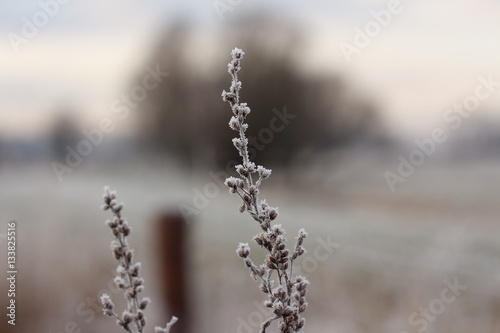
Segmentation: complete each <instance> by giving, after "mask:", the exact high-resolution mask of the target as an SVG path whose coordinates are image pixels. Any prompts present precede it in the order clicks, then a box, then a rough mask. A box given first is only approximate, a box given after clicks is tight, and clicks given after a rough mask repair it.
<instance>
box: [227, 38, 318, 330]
mask: <svg viewBox="0 0 500 333" xmlns="http://www.w3.org/2000/svg"><path fill="white" fill-rule="evenodd" d="M244 55H245V53H244V52H243V51H242V50H240V49H238V48H235V49H233V50H232V52H231V56H232V60H231V62H230V63H229V64H228V72H229V74H231V78H232V82H231V87H230V88H229V91H225V90H224V91H223V92H222V99H223V100H224V101H225V102H228V103H229V105H230V106H231V110H232V112H233V116H232V117H231V120H230V121H229V127H230V128H231V129H233V130H235V131H236V132H238V136H237V137H235V138H234V139H233V144H234V146H235V147H236V149H237V150H238V152H239V154H240V156H241V158H242V160H243V163H242V164H240V165H237V166H236V172H237V173H238V174H239V177H229V178H227V179H226V182H225V184H226V185H227V186H228V187H229V191H230V192H231V193H236V194H237V195H239V196H240V198H241V199H242V201H243V204H242V205H241V206H240V212H242V213H243V212H244V211H247V212H248V213H249V214H250V216H251V217H252V218H253V219H254V220H255V221H257V223H258V224H259V225H260V227H261V229H262V232H260V233H259V234H258V235H256V236H255V237H254V238H253V240H254V241H255V242H256V243H257V244H258V245H259V246H260V247H262V248H264V249H265V250H267V252H269V254H267V256H266V259H265V261H264V263H263V264H261V265H259V266H257V265H255V264H254V263H253V261H252V260H251V259H250V258H249V255H250V247H249V246H248V244H247V243H240V245H239V246H238V249H237V250H236V253H237V254H238V255H239V256H240V257H241V258H242V259H243V260H244V262H245V265H246V266H247V267H248V268H249V270H250V275H251V276H252V277H253V278H254V279H259V280H260V282H261V284H260V289H261V290H262V292H263V293H265V294H266V295H267V297H268V298H267V300H265V301H264V305H265V306H266V307H268V308H270V309H271V310H272V315H271V316H270V317H269V318H268V319H267V320H266V321H265V322H263V323H262V325H261V331H260V332H261V333H264V332H266V329H267V328H268V327H269V326H270V325H271V323H272V322H273V321H275V320H279V324H278V328H279V330H280V332H285V333H299V332H302V331H303V328H304V324H305V319H304V318H302V317H301V313H302V312H304V311H305V310H306V308H307V302H306V299H305V295H306V291H307V286H308V285H309V282H308V281H307V280H306V279H305V278H304V277H302V276H300V275H296V276H294V274H293V262H294V261H295V260H296V259H297V258H298V257H299V256H301V255H302V254H304V253H305V249H304V247H303V246H302V243H303V241H304V238H306V236H307V233H306V232H305V230H304V229H301V230H300V231H299V233H298V236H297V237H296V243H295V247H294V248H293V250H292V251H290V250H288V249H287V248H286V244H285V243H286V238H285V230H284V229H283V228H282V227H281V225H280V224H273V225H271V223H274V222H273V221H274V220H275V219H276V218H277V217H278V209H277V208H273V207H271V206H269V205H268V204H267V203H266V201H265V200H260V199H259V187H260V185H261V183H262V181H263V180H265V179H267V178H269V176H270V175H271V170H269V169H266V168H264V167H262V166H260V165H259V166H256V165H255V163H254V162H252V161H250V158H249V155H248V139H247V137H246V135H245V132H246V130H247V129H248V124H247V123H246V122H245V120H246V117H247V116H248V114H249V113H250V108H249V107H248V105H247V103H240V94H239V93H240V90H241V82H240V81H239V80H238V72H239V71H240V70H241V59H243V56H244ZM275 279H276V280H275Z"/></svg>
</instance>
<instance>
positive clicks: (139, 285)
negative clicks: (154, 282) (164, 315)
mask: <svg viewBox="0 0 500 333" xmlns="http://www.w3.org/2000/svg"><path fill="white" fill-rule="evenodd" d="M102 209H104V210H111V212H112V213H113V218H112V219H111V220H107V221H106V224H107V225H108V226H109V227H110V228H111V231H112V232H113V235H114V236H115V239H114V240H113V241H112V242H111V251H112V252H113V255H114V257H115V259H116V260H117V261H118V267H117V268H116V277H115V280H114V282H115V284H116V286H117V287H118V288H120V289H121V290H122V291H123V295H124V296H125V299H126V301H127V307H126V309H125V310H124V311H123V313H122V315H121V316H120V315H118V314H117V313H116V312H115V305H114V304H113V301H112V300H111V297H109V295H107V294H103V295H102V296H101V303H102V306H103V309H102V311H103V313H104V314H105V315H106V316H110V317H114V318H116V324H117V325H118V326H120V327H122V328H123V329H124V330H125V331H126V332H129V333H143V332H144V327H145V326H146V317H145V316H144V310H145V309H146V307H147V306H148V304H149V303H150V302H151V301H150V299H149V298H148V297H144V298H141V297H139V294H140V293H141V292H142V290H143V289H144V279H143V278H142V277H141V275H140V270H141V263H140V262H136V263H134V262H133V252H134V251H133V250H132V249H131V248H130V247H129V245H128V242H127V237H128V236H129V235H130V231H131V229H130V227H129V225H128V223H127V221H126V220H125V219H124V218H123V217H122V215H121V211H122V209H123V203H122V204H118V203H117V201H116V192H115V191H110V190H109V188H108V187H105V188H104V205H102ZM176 321H177V318H176V317H172V319H171V320H170V322H169V323H167V325H166V326H165V327H159V326H157V327H155V333H168V332H169V331H170V328H171V327H172V325H173V324H174V323H175V322H176Z"/></svg>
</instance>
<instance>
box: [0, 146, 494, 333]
mask: <svg viewBox="0 0 500 333" xmlns="http://www.w3.org/2000/svg"><path fill="white" fill-rule="evenodd" d="M374 155H375V154H374ZM365 159H368V160H366V161H365V160H363V161H361V160H359V159H357V160H350V162H346V163H344V164H343V165H341V166H336V167H335V169H334V170H329V171H328V172H327V170H323V171H322V172H324V176H323V177H321V179H322V181H321V182H318V181H314V180H307V177H304V181H303V183H301V182H296V183H293V185H291V183H289V182H286V181H284V180H283V179H280V177H279V176H276V177H275V180H274V181H272V180H271V181H270V182H269V183H268V184H265V186H264V188H263V196H265V197H266V198H267V199H268V202H269V203H270V204H271V205H275V206H278V207H279V208H280V217H279V223H282V224H283V225H284V226H285V228H286V230H287V232H288V238H289V240H291V239H293V237H294V236H295V235H294V234H295V233H296V231H297V230H298V229H299V228H300V227H302V226H304V227H305V228H306V229H307V231H308V232H309V237H308V239H307V242H306V247H307V249H308V250H309V253H308V254H307V255H306V257H309V256H310V257H312V258H314V250H315V248H317V247H318V244H320V242H319V241H318V239H323V240H327V239H331V240H332V241H333V242H335V243H338V244H339V247H338V248H337V249H335V251H334V253H333V254H331V255H329V256H328V258H327V259H326V260H324V261H320V260H318V259H317V258H316V264H317V265H311V260H310V261H309V264H308V266H302V269H304V267H307V268H306V270H307V272H306V275H307V278H308V279H309V280H310V281H311V283H312V285H311V288H310V294H309V303H310V307H309V309H308V312H307V315H306V318H307V320H308V323H307V326H306V329H307V332H343V333H350V332H353V333H354V332H356V333H365V332H366V333H371V332H395V333H400V332H404V331H406V332H417V328H419V327H418V326H414V327H412V326H411V325H410V324H409V321H408V319H409V317H410V315H411V314H412V313H414V312H417V311H419V308H420V307H427V306H428V305H429V302H431V301H432V300H433V299H435V298H439V297H440V292H441V289H442V288H443V286H444V281H445V280H449V281H453V280H454V279H455V278H457V279H458V281H459V282H460V283H461V284H465V285H466V286H467V288H468V289H467V290H466V291H465V292H464V294H463V295H461V296H460V297H458V298H457V300H456V301H455V302H453V303H452V304H449V305H447V307H446V310H445V311H444V313H443V314H441V315H439V316H437V317H436V319H435V321H434V322H431V323H429V326H428V328H427V329H426V330H425V331H426V332H439V333H461V332H464V333H466V332H467V333H469V332H500V321H498V318H499V316H498V315H499V313H500V288H499V285H500V262H499V259H498V258H500V242H498V238H499V236H498V235H499V234H500V230H499V229H500V226H499V224H498V218H499V216H500V206H499V205H498V204H497V203H496V202H495V201H498V197H499V193H500V186H499V185H500V169H498V167H497V166H498V161H496V160H489V161H481V162H479V161H476V162H474V163H472V162H471V163H464V164H461V165H456V164H455V165H454V167H453V168H450V166H449V165H446V163H441V164H440V163H437V162H436V163H430V162H429V163H428V164H426V165H424V166H422V167H421V169H419V170H418V171H417V173H416V174H415V175H414V176H413V177H411V178H409V179H408V181H407V182H406V183H405V184H402V185H400V189H398V191H397V192H396V193H391V192H390V190H389V189H388V187H387V185H386V184H385V180H384V178H383V172H384V170H385V167H386V166H385V165H384V163H382V162H381V161H380V160H377V158H376V157H373V156H372V157H370V155H369V154H367V155H366V156H365ZM370 159H371V160H370ZM349 163H350V164H349ZM323 165H325V163H323ZM48 166H50V164H43V163H42V164H33V165H29V166H28V165H17V166H12V165H11V166H9V165H5V166H4V167H3V168H2V170H1V171H0V183H1V184H2V187H1V189H0V202H1V209H0V220H2V221H4V222H5V225H6V223H7V222H8V221H10V220H16V221H17V222H18V230H19V231H18V232H19V236H18V244H19V245H18V247H19V252H18V262H19V282H18V284H19V285H18V288H19V295H18V297H17V300H18V303H19V313H18V322H19V327H18V328H19V329H20V330H16V332H28V331H32V330H36V331H39V332H63V331H64V326H65V323H67V322H68V321H74V322H76V323H77V324H78V325H79V326H78V327H79V328H80V329H81V330H82V332H102V331H111V330H114V329H115V328H114V327H113V325H114V323H113V321H112V320H108V319H107V318H103V316H101V315H100V313H98V312H97V311H96V312H95V316H96V317H95V319H94V318H92V320H90V316H89V315H88V314H87V315H82V314H81V313H78V312H77V308H78V306H79V304H80V303H81V302H85V301H86V299H87V298H88V297H96V296H97V294H98V292H99V291H100V290H101V289H103V288H106V285H107V284H108V283H109V282H110V280H111V278H112V274H111V270H112V269H113V268H114V265H115V263H114V261H113V259H112V256H111V253H110V250H109V242H110V240H111V234H110V233H109V230H108V228H107V227H106V226H105V225H104V223H103V222H104V221H105V220H106V219H107V218H108V214H106V213H105V212H102V211H101V210H100V209H99V207H100V201H101V197H102V196H101V194H102V193H101V192H102V187H103V186H104V185H109V186H111V187H112V188H113V189H116V190H117V191H118V194H119V196H118V197H119V200H120V201H123V202H125V216H126V217H127V218H128V220H129V221H130V223H131V225H132V227H133V235H132V237H131V239H130V241H131V245H132V247H133V248H135V250H136V255H137V259H138V260H139V261H142V262H143V269H144V275H145V278H146V291H145V293H144V294H145V295H148V296H151V297H152V298H153V301H154V304H155V305H156V306H153V307H152V308H151V309H155V310H156V312H153V310H150V313H149V317H150V318H149V325H151V326H153V325H155V324H163V321H165V320H166V318H168V317H169V316H168V309H163V308H162V307H161V306H160V304H161V300H160V299H157V297H158V296H156V295H158V284H159V283H160V281H159V277H158V274H157V273H158V266H157V265H158V262H157V261H156V256H155V251H156V248H155V246H153V242H152V239H153V236H154V232H155V230H154V224H152V220H153V217H154V215H155V213H156V212H157V211H158V210H159V209H161V208H162V207H168V206H170V207H171V206H175V205H176V204H178V203H179V202H185V203H189V202H191V200H192V199H193V196H194V194H193V188H198V189H203V186H204V185H205V184H206V183H207V182H209V181H211V179H210V178H209V177H208V175H207V173H199V174H196V175H194V176H193V175H188V174H185V173H183V171H182V170H181V169H179V168H176V167H175V166H172V165H169V164H168V163H159V164H158V165H156V166H154V167H152V166H151V164H146V163H141V162H140V161H134V163H129V162H128V163H127V164H126V165H122V166H120V165H116V166H109V165H108V166H101V167H100V169H99V170H96V169H93V168H92V167H90V166H89V167H87V166H85V165H83V166H82V167H80V168H79V169H77V170H75V171H74V173H72V174H70V175H67V178H66V180H65V181H64V182H63V183H61V184H59V183H57V180H56V178H55V177H54V176H53V175H52V174H51V170H50V169H49V167H48ZM368 166H369V167H368ZM303 172H304V174H305V175H307V174H308V172H309V171H308V170H307V168H305V169H304V170H303ZM315 172H316V174H318V171H317V170H316V171H315ZM278 173H279V172H276V174H278ZM93 174H95V175H96V176H93ZM310 174H313V173H312V172H311V173H310ZM299 176H300V174H297V172H296V173H295V175H294V177H299ZM305 180H307V181H305ZM238 204H239V202H238V200H237V198H235V197H232V196H230V195H229V194H228V193H227V191H226V190H225V189H221V191H220V193H219V195H218V196H216V197H215V198H213V199H210V203H209V205H208V206H207V207H206V208H205V209H203V210H202V211H201V213H200V215H199V216H198V217H197V218H196V219H195V221H194V222H193V223H191V224H190V228H191V229H190V249H191V251H190V256H191V258H190V260H191V262H190V267H191V273H192V274H191V276H190V280H191V283H192V286H193V289H192V291H191V292H192V305H193V311H194V313H195V314H196V315H195V317H194V318H196V320H195V327H196V331H202V332H221V333H224V332H246V331H245V330H244V329H242V328H241V327H240V328H238V327H239V325H240V323H241V321H240V320H239V319H238V317H241V318H242V320H243V321H246V322H248V321H249V319H250V322H251V321H252V320H253V319H252V317H251V316H252V314H253V316H254V317H255V316H257V315H256V313H257V314H258V313H259V310H258V308H257V306H256V305H255V304H256V303H260V302H261V301H262V300H263V298H262V295H261V294H260V293H259V292H258V288H257V283H256V282H255V281H253V280H252V279H251V278H250V277H249V275H248V273H247V270H246V269H245V267H244V265H243V263H242V262H240V259H239V258H237V256H236V254H235V252H234V250H235V248H236V245H237V244H238V243H239V242H251V238H252V236H253V235H254V234H256V233H257V232H258V228H257V226H256V225H255V223H254V222H252V221H251V220H250V219H249V218H248V216H247V215H245V214H240V213H238V211H237V207H238ZM5 228H6V226H5ZM252 249H253V253H252V256H254V257H255V258H257V259H256V260H257V261H259V258H261V257H262V255H263V254H262V252H260V251H259V250H258V249H257V248H256V246H252ZM2 253H4V252H2ZM321 253H322V254H324V253H325V252H321ZM321 258H323V256H322V257H321ZM1 260H2V267H5V266H4V263H5V260H6V258H5V257H2V258H1ZM299 265H302V264H300V263H299ZM4 285H5V282H4V281H2V289H3V287H4ZM115 298H119V296H115ZM254 303H255V304H254ZM256 311H257V312H256ZM249 316H250V318H249ZM257 317H258V316H257ZM85 320H87V321H88V322H86V321H85ZM181 320H182V319H181ZM5 325H6V324H5V323H1V324H0V327H2V332H8V331H5V330H4V329H6V328H7V327H6V326H5ZM238 329H239V330H238ZM254 331H257V329H255V330H254Z"/></svg>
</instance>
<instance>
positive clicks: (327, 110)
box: [139, 17, 380, 167]
mask: <svg viewBox="0 0 500 333" xmlns="http://www.w3.org/2000/svg"><path fill="white" fill-rule="evenodd" d="M217 34H218V35H219V38H218V39H217V41H216V43H210V44H207V43H203V42H200V40H202V38H203V32H200V31H197V30H195V29H190V28H189V25H187V24H185V23H178V24H176V25H174V26H171V27H169V28H168V29H166V33H165V34H164V35H163V36H162V37H161V42H160V43H159V44H158V45H157V47H156V49H155V50H154V52H153V54H152V57H151V59H150V62H149V65H150V66H156V65H157V64H159V65H160V68H161V69H162V70H163V71H168V72H169V73H170V75H169V76H168V77H167V78H166V79H165V80H164V82H162V83H161V84H160V86H159V87H158V88H156V89H155V90H153V91H151V92H150V95H149V96H148V98H147V99H146V100H145V102H144V103H143V105H141V112H140V113H141V115H140V120H139V123H140V130H139V137H140V138H141V141H142V143H143V144H144V147H145V148H146V149H147V150H148V151H152V152H155V153H168V154H169V155H172V156H174V157H176V158H177V159H179V160H180V161H182V163H184V164H185V165H186V166H191V167H192V166H194V165H196V164H198V163H203V164H204V165H206V164H209V165H212V166H215V167H220V166H222V165H225V164H226V163H227V161H229V160H230V159H238V157H237V154H236V151H235V149H234V148H233V147H232V144H231V138H232V137H233V136H234V132H232V131H231V130H230V129H229V127H228V125H227V123H228V121H229V118H230V116H231V111H230V109H229V108H228V106H227V104H226V103H223V102H222V100H221V97H220V96H221V92H222V90H223V89H225V90H228V88H229V85H230V76H229V74H228V73H227V66H226V65H227V63H228V62H229V60H230V55H229V53H230V51H231V49H232V48H234V47H239V48H241V49H243V50H244V51H245V53H246V56H245V59H244V60H243V63H242V66H243V69H242V71H241V72H240V80H241V81H242V82H243V87H242V99H241V101H243V102H247V103H248V104H249V106H250V108H251V109H252V113H251V114H250V116H249V118H248V122H249V124H250V128H249V130H248V135H249V136H252V137H254V144H253V145H254V147H253V148H256V149H255V151H256V152H257V154H256V155H257V156H256V159H255V160H256V161H257V163H259V164H266V165H268V166H286V165H288V164H290V163H293V162H295V161H296V159H297V158H298V156H302V157H304V156H308V154H315V153H318V152H321V151H324V150H327V149H328V150H330V149H333V148H336V147H339V146H345V145H347V144H349V143H352V142H356V141H359V140H365V139H368V138H370V137H372V136H373V135H374V134H376V133H377V131H378V130H379V128H380V123H379V121H378V118H377V113H376V110H375V108H374V106H373V105H372V104H371V103H369V102H367V101H365V100H363V98H361V97H360V96H355V97H353V96H350V95H349V94H348V93H347V90H348V89H349V87H348V86H347V84H346V83H345V82H344V80H343V79H342V78H341V77H340V76H336V75H332V74H330V73H324V74H323V75H321V76H318V75H309V74H307V73H306V72H305V71H304V70H303V69H301V68H300V67H301V66H300V65H299V61H297V58H298V57H299V56H298V55H300V51H301V48H302V47H304V46H303V45H304V43H303V41H304V38H303V36H302V35H301V33H300V31H298V29H296V28H294V26H293V25H292V24H283V23H280V24H277V23H273V22H272V21H271V20H268V19H255V17H250V18H248V19H246V20H243V21H242V20H239V21H238V22H237V24H233V25H230V26H229V27H226V28H225V29H223V30H222V29H221V30H219V31H217ZM285 109H286V112H287V113H288V114H291V115H294V116H296V117H294V118H293V119H291V118H292V116H290V119H288V120H289V121H288V124H286V127H285V128H284V129H282V130H281V131H279V132H276V131H274V132H273V133H271V134H272V137H271V135H270V131H269V130H266V129H270V128H271V127H272V128H275V129H276V128H277V127H278V126H276V123H278V125H279V124H280V123H279V122H277V121H276V120H275V121H272V119H273V117H276V114H277V113H280V112H281V113H283V112H284V111H283V110H285ZM285 123H287V122H286V121H285ZM279 128H280V129H281V128H282V127H281V126H280V127H279ZM263 129H264V130H263ZM251 145H252V143H251Z"/></svg>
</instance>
